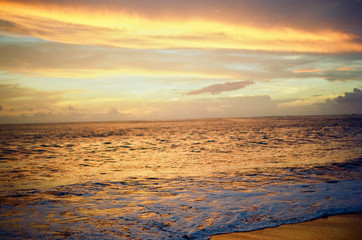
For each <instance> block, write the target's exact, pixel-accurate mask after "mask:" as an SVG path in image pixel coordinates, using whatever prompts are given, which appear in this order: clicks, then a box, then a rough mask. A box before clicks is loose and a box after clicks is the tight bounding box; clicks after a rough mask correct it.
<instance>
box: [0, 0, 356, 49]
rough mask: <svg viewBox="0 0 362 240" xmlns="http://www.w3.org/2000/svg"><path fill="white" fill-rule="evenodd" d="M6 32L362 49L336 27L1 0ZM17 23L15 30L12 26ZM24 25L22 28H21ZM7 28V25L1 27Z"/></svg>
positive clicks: (95, 39) (139, 44)
mask: <svg viewBox="0 0 362 240" xmlns="http://www.w3.org/2000/svg"><path fill="white" fill-rule="evenodd" d="M0 6H1V7H0V9H1V10H0V14H1V16H2V19H3V20H5V21H7V22H9V23H12V24H10V25H9V26H7V28H6V29H5V30H6V31H7V32H12V33H19V32H23V33H24V34H27V35H31V36H34V37H38V38H42V39H47V40H50V41H56V42H63V43H71V44H88V45H105V46H112V47H120V48H135V49H169V48H212V49H247V50H263V51H287V52H323V53H334V52H355V51H357V52H361V51H362V44H361V43H359V42H358V41H354V39H355V36H353V35H352V34H346V33H343V32H338V31H336V30H332V29H329V30H328V29H324V30H318V31H317V30H315V31H306V30H300V29H294V28H291V27H282V26H278V27H275V28H261V27H257V26H252V25H245V24H243V23H241V22H240V23H237V22H223V21H220V20H216V19H212V18H211V17H209V18H205V17H199V18H197V17H188V18H186V19H184V20H181V19H180V18H179V17H178V18H175V19H172V18H170V19H167V20H165V19H164V18H162V19H161V18H157V17H153V18H150V17H146V16H144V15H137V14H135V13H129V12H126V11H124V10H114V11H112V10H105V9H91V10H90V9H89V8H88V9H87V8H80V7H75V8H74V7H73V8H71V7H70V6H60V5H52V4H28V3H16V2H10V1H1V2H0ZM11 26H12V29H11ZM19 29H21V30H19ZM2 30H3V31H4V29H2Z"/></svg>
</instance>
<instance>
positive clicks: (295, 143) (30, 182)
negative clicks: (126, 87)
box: [0, 116, 362, 240]
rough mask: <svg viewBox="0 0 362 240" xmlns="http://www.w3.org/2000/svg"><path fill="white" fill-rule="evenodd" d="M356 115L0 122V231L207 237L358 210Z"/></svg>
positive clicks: (360, 165) (361, 174) (48, 235)
mask: <svg viewBox="0 0 362 240" xmlns="http://www.w3.org/2000/svg"><path fill="white" fill-rule="evenodd" d="M361 133H362V117H361V116H328V117H270V118H253V119H206V120H205V119H203V120H182V121H181V120H180V121H144V122H143V121H139V122H136V121H135V122H99V123H52V124H13V125H0V166H1V169H0V204H1V208H0V238H2V239H19V238H32V239H142V240H143V239H201V240H203V239H208V238H209V237H210V235H213V234H219V233H228V232H235V231H250V230H254V229H260V228H265V227H273V226H278V225H281V224H286V223H298V222H302V221H306V220H310V219H315V218H318V217H322V216H328V215H333V214H339V213H353V212H362V134H361Z"/></svg>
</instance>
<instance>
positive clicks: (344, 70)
mask: <svg viewBox="0 0 362 240" xmlns="http://www.w3.org/2000/svg"><path fill="white" fill-rule="evenodd" d="M361 12H362V1H358V0H341V1H335V0H330V1H315V0H300V1H296V0H256V1H255V0H245V1H244V0H243V1H241V0H228V1H219V0H207V1H206V0H157V1H156V0H144V1H140V0H72V1H70V0H33V1H28V0H12V1H3V0H0V123H40V122H83V121H119V120H167V119H192V118H228V117H230V118H234V117H260V116H284V115H325V114H328V115H329V114H355V113H356V114H361V113H362V81H361V80H362V74H361V73H362V27H361V23H362V14H361Z"/></svg>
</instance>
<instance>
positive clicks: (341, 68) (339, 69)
mask: <svg viewBox="0 0 362 240" xmlns="http://www.w3.org/2000/svg"><path fill="white" fill-rule="evenodd" d="M354 70H356V69H355V68H351V67H340V68H337V69H335V71H354Z"/></svg>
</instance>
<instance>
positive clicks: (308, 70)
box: [293, 69, 321, 73]
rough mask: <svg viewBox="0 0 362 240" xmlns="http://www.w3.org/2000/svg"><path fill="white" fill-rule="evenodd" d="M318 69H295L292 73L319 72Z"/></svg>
mask: <svg viewBox="0 0 362 240" xmlns="http://www.w3.org/2000/svg"><path fill="white" fill-rule="evenodd" d="M320 71H321V70H320V69H296V70H293V73H311V72H320Z"/></svg>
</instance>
